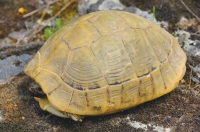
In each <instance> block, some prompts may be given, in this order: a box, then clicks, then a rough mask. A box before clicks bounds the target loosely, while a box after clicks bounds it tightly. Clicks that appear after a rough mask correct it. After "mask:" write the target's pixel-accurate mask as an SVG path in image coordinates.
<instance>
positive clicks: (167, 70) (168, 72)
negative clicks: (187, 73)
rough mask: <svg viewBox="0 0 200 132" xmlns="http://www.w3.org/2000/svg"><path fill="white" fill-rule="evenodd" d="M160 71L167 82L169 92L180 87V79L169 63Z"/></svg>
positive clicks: (164, 64)
mask: <svg viewBox="0 0 200 132" xmlns="http://www.w3.org/2000/svg"><path fill="white" fill-rule="evenodd" d="M160 70H161V74H162V77H163V80H164V82H165V86H166V89H168V91H172V90H173V89H174V88H175V87H176V86H177V85H178V83H179V81H177V80H178V79H179V78H178V77H177V75H176V73H175V71H174V69H173V68H172V66H171V65H170V63H169V61H166V62H165V63H163V64H162V65H161V67H160Z"/></svg>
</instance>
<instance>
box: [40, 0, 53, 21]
mask: <svg viewBox="0 0 200 132" xmlns="http://www.w3.org/2000/svg"><path fill="white" fill-rule="evenodd" d="M50 3H52V1H51V0H50V1H49V2H48V3H47V5H46V8H45V10H44V12H43V13H42V16H41V18H40V21H41V22H42V20H43V18H44V16H45V14H46V13H47V10H48V9H49V6H50V5H51V4H50Z"/></svg>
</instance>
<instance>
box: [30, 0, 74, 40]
mask: <svg viewBox="0 0 200 132" xmlns="http://www.w3.org/2000/svg"><path fill="white" fill-rule="evenodd" d="M73 2H75V0H71V1H70V2H69V3H67V4H66V5H65V6H64V7H63V8H62V9H60V11H59V12H57V13H56V14H55V15H54V16H53V17H51V18H50V19H49V21H52V20H54V19H55V18H56V17H57V16H58V15H59V14H60V13H61V12H63V11H64V10H65V9H66V8H67V7H68V6H69V5H71V4H72V3H73ZM45 27H46V25H43V26H41V27H40V28H39V29H37V30H35V31H34V32H33V33H32V34H31V35H30V36H29V40H30V39H32V37H33V36H34V35H35V34H37V33H39V32H40V31H41V30H42V29H44V28H45Z"/></svg>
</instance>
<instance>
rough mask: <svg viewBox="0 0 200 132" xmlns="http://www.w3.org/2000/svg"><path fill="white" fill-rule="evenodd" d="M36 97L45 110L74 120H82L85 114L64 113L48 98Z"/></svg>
mask: <svg viewBox="0 0 200 132" xmlns="http://www.w3.org/2000/svg"><path fill="white" fill-rule="evenodd" d="M34 99H35V100H36V101H37V102H39V104H40V108H41V109H42V110H44V111H48V112H49V113H51V114H53V115H56V116H59V117H62V118H71V119H73V120H74V121H82V118H83V116H80V115H75V114H71V113H64V112H61V111H59V110H57V109H56V108H54V107H53V106H52V105H51V104H50V103H49V100H48V99H47V98H38V97H34Z"/></svg>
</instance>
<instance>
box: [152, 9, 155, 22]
mask: <svg viewBox="0 0 200 132" xmlns="http://www.w3.org/2000/svg"><path fill="white" fill-rule="evenodd" d="M155 18H156V8H155V6H153V10H152V20H153V21H155Z"/></svg>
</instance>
